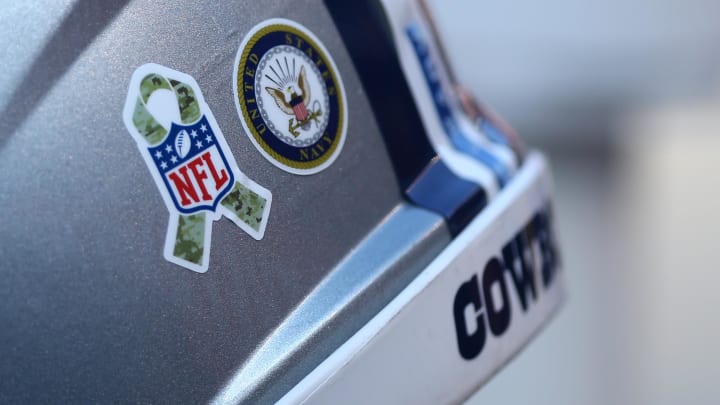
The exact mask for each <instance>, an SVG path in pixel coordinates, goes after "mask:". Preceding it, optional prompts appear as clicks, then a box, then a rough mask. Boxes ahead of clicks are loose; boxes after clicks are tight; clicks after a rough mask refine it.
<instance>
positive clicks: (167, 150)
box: [123, 63, 272, 273]
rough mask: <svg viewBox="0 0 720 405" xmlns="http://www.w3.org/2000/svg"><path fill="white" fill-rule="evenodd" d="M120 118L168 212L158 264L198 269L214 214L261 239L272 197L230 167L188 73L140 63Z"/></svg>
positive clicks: (204, 260) (203, 264) (203, 266)
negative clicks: (133, 140) (168, 263)
mask: <svg viewBox="0 0 720 405" xmlns="http://www.w3.org/2000/svg"><path fill="white" fill-rule="evenodd" d="M123 119H124V121H125V126H126V127H127V129H128V131H130V134H131V135H132V136H133V138H135V141H136V142H137V145H138V148H139V149H140V154H141V155H142V156H143V159H144V160H145V163H146V164H147V166H148V169H149V170H150V173H151V174H152V177H153V179H154V180H155V184H157V187H158V189H159V190H160V194H161V195H162V197H163V200H164V201H165V205H166V206H167V209H168V211H170V221H169V225H168V231H167V237H166V240H165V250H164V255H165V259H167V260H168V261H170V262H172V263H175V264H178V265H180V266H183V267H185V268H188V269H190V270H193V271H197V272H200V273H204V272H206V271H207V269H208V264H209V258H210V235H211V231H212V223H213V221H216V220H218V219H219V218H220V217H221V216H225V217H227V218H228V219H230V220H231V221H233V222H234V223H235V224H236V225H237V226H239V227H240V228H241V229H243V230H244V231H245V232H247V233H248V234H249V235H250V236H252V237H253V238H255V239H257V240H260V239H262V237H263V234H264V233H265V226H266V225H267V219H268V214H269V213H270V203H271V201H272V194H271V193H270V191H268V190H267V189H265V188H263V187H262V186H260V185H258V184H257V183H255V182H253V181H252V180H250V179H249V178H248V177H247V176H245V175H244V174H243V172H241V171H240V169H238V166H237V163H235V158H234V157H233V155H232V152H231V151H230V148H229V147H228V145H227V143H226V142H225V137H224V136H223V134H222V132H221V131H220V127H219V126H218V124H217V122H216V121H215V117H213V115H212V112H211V111H210V108H209V107H208V105H207V104H206V103H205V100H204V98H203V95H202V92H201V91H200V87H199V86H198V84H197V82H195V80H194V79H193V78H192V77H191V76H189V75H186V74H184V73H180V72H177V71H175V70H172V69H169V68H167V67H164V66H160V65H156V64H152V63H149V64H146V65H143V66H140V67H139V68H138V69H137V70H136V71H135V73H134V74H133V76H132V79H131V81H130V90H129V92H128V97H127V101H126V102H125V110H124V113H123Z"/></svg>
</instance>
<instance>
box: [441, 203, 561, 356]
mask: <svg viewBox="0 0 720 405" xmlns="http://www.w3.org/2000/svg"><path fill="white" fill-rule="evenodd" d="M549 215H550V212H549V209H548V210H542V211H540V212H538V213H536V214H535V215H534V216H533V217H532V219H531V220H530V221H529V222H528V223H527V224H526V225H525V226H524V227H523V228H522V229H521V230H520V231H519V232H518V233H517V234H516V235H515V236H514V237H513V238H512V239H510V240H509V241H508V242H507V243H506V244H505V245H504V246H503V248H502V251H501V252H498V254H497V255H496V256H493V257H491V258H490V259H489V260H488V261H487V262H486V263H485V266H484V267H483V268H482V270H481V271H480V272H479V273H478V274H474V275H473V276H472V277H470V279H469V280H467V281H466V282H464V283H462V284H461V285H460V287H459V288H458V290H457V292H456V294H455V300H454V303H453V315H454V318H455V332H456V335H457V344H458V350H459V352H460V355H461V356H462V357H463V358H464V359H466V360H472V359H474V358H476V357H477V356H479V355H480V353H481V352H482V350H483V347H484V346H485V341H486V339H487V333H488V330H489V331H490V333H491V334H492V335H493V336H497V337H499V336H502V335H503V334H504V333H505V332H506V331H507V330H508V328H509V327H510V324H511V322H512V310H511V308H510V299H509V298H510V297H509V295H508V294H509V293H508V286H507V283H506V276H505V275H506V274H508V275H509V276H510V277H509V278H510V279H511V280H512V284H513V286H514V287H515V289H514V290H515V293H516V294H517V298H518V301H519V302H520V308H521V309H522V311H523V313H524V312H527V311H528V309H529V306H530V305H531V304H533V303H535V302H536V301H537V299H538V279H540V282H541V283H542V288H544V289H548V288H549V287H550V286H551V285H552V282H553V280H554V278H555V273H556V271H557V268H558V264H559V263H558V260H559V258H558V255H557V250H556V248H555V239H554V235H553V230H552V225H551V222H550V218H549ZM516 310H517V309H516Z"/></svg>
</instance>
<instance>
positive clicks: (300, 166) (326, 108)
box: [233, 19, 347, 174]
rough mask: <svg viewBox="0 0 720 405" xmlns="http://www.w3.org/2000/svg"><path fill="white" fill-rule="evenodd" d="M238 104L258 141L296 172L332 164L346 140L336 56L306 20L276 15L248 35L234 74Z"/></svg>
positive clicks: (245, 124)
mask: <svg viewBox="0 0 720 405" xmlns="http://www.w3.org/2000/svg"><path fill="white" fill-rule="evenodd" d="M233 89H234V92H235V105H236V107H237V109H238V114H239V115H240V118H241V121H242V123H243V127H244V128H245V130H246V132H247V134H248V136H249V137H250V140H251V141H252V142H253V144H254V145H255V147H256V148H257V149H258V150H259V151H260V153H262V155H263V156H265V158H267V159H268V160H269V161H270V162H271V163H273V164H274V165H275V166H277V167H280V168H281V169H283V170H286V171H288V172H290V173H295V174H313V173H317V172H319V171H321V170H323V169H325V168H326V167H328V166H330V164H332V162H333V161H334V160H335V159H336V158H337V156H338V155H339V154H340V151H341V150H342V147H343V144H344V143H345V132H346V130H347V115H346V110H345V104H346V101H345V91H344V88H343V84H342V80H341V79H340V75H339V72H338V70H337V67H336V66H335V62H334V61H333V60H332V58H331V57H330V54H329V53H328V52H327V50H326V49H325V47H324V46H323V45H322V43H321V42H320V40H319V39H318V38H317V37H315V35H313V33H312V32H310V31H309V30H308V29H307V28H305V27H303V26H302V25H300V24H298V23H296V22H293V21H290V20H286V19H272V20H267V21H264V22H262V23H260V24H258V25H256V26H255V27H254V28H253V29H251V30H250V32H249V33H248V34H247V35H246V36H245V39H244V40H243V42H242V44H241V45H240V49H239V50H238V54H237V57H236V58H235V72H234V75H233Z"/></svg>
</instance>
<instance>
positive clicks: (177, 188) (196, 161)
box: [148, 115, 235, 214]
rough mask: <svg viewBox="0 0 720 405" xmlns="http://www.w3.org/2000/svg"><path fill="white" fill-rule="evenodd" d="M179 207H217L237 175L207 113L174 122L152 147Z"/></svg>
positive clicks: (192, 209)
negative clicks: (191, 121)
mask: <svg viewBox="0 0 720 405" xmlns="http://www.w3.org/2000/svg"><path fill="white" fill-rule="evenodd" d="M148 152H150V155H151V156H152V158H153V162H154V163H155V168H156V169H157V171H158V173H159V174H160V177H161V178H162V179H163V183H164V184H165V187H166V188H167V190H168V193H169V194H170V197H171V198H172V200H173V203H174V204H175V207H176V208H177V210H178V211H179V212H181V213H183V214H192V213H196V212H199V211H215V209H216V207H217V205H218V203H220V201H221V200H222V199H223V198H224V197H225V196H226V195H227V193H229V192H230V190H231V189H232V185H233V184H235V178H234V175H233V172H232V170H231V169H230V167H229V164H228V161H227V158H226V157H225V154H224V153H223V150H222V148H221V147H219V145H218V144H217V138H216V137H215V133H214V131H213V129H212V127H211V125H210V123H209V122H208V120H207V118H206V117H205V116H204V115H203V116H202V117H201V118H200V119H199V120H198V121H197V122H196V123H194V124H191V125H180V124H177V123H174V122H173V124H172V127H171V128H170V133H169V134H168V136H167V137H166V138H165V141H163V142H162V143H160V144H159V145H156V146H153V147H148Z"/></svg>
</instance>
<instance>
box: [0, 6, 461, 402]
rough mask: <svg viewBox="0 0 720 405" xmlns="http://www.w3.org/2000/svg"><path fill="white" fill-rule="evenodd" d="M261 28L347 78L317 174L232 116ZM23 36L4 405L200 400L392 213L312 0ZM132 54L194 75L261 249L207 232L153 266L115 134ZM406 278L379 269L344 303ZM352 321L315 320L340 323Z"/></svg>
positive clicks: (138, 178) (5, 110) (144, 199)
mask: <svg viewBox="0 0 720 405" xmlns="http://www.w3.org/2000/svg"><path fill="white" fill-rule="evenodd" d="M27 7H30V8H36V7H38V6H34V5H28V6H27ZM271 17H284V18H289V19H293V20H295V21H298V22H299V23H301V24H303V25H305V26H306V27H308V28H309V29H310V30H312V31H313V32H314V33H315V34H316V35H317V36H318V37H319V38H320V39H321V40H322V41H323V43H324V45H325V46H326V47H327V49H328V50H329V52H330V53H331V54H332V57H333V58H334V60H335V61H336V63H337V65H338V69H339V71H340V74H341V75H342V78H343V81H344V83H345V86H346V92H347V98H348V114H349V118H348V123H349V126H348V135H347V141H346V144H345V146H344V149H343V151H342V153H341V155H340V156H339V158H338V159H337V161H336V162H335V163H334V164H333V165H332V166H331V167H330V168H328V169H327V170H325V171H323V172H322V173H319V174H317V175H313V176H302V177H301V176H295V175H292V174H289V173H285V172H283V171H281V170H279V169H277V168H275V167H274V166H272V165H271V164H270V163H269V162H267V161H266V160H265V159H264V158H263V157H262V156H261V155H260V154H259V153H257V151H256V150H255V148H254V147H253V145H252V144H251V142H250V140H249V139H248V138H247V136H246V135H245V134H244V133H243V130H242V126H241V124H240V119H239V117H238V116H237V113H236V111H235V107H234V105H233V99H232V97H233V94H232V88H231V75H232V70H233V66H232V65H233V60H234V57H235V53H236V51H237V47H238V45H239V44H240V41H241V39H242V37H243V35H244V34H245V32H246V30H248V29H249V28H250V27H252V26H253V25H255V24H256V23H257V22H259V21H262V20H264V19H267V18H271ZM26 23H27V21H25V22H23V24H26ZM35 27H36V29H37V30H47V27H56V28H51V31H52V33H50V34H49V35H44V34H39V36H38V37H37V38H46V39H45V40H44V41H42V42H35V41H36V37H35V36H33V35H28V36H24V37H23V38H19V39H18V40H19V41H20V42H22V45H20V48H22V49H27V50H30V49H32V50H33V52H34V53H33V55H36V56H33V58H32V62H31V63H30V62H28V61H27V60H20V59H13V58H12V57H11V56H12V54H5V55H3V56H4V57H3V59H4V62H3V63H4V64H5V65H7V66H9V68H8V69H15V70H14V72H15V73H14V74H15V77H17V79H16V80H13V81H12V82H6V81H3V82H2V86H3V90H2V92H0V97H2V103H0V106H3V107H2V121H0V172H1V173H3V179H2V180H0V205H1V206H2V207H3V210H2V214H0V219H1V222H2V237H1V239H0V242H1V243H0V258H1V259H2V261H1V262H0V278H1V280H2V281H0V297H2V302H3V305H2V307H0V325H2V331H1V332H0V358H2V361H1V362H0V403H28V402H33V403H36V402H118V401H127V402H169V403H173V402H202V401H207V400H210V399H211V398H213V397H214V396H215V395H216V393H217V392H218V391H219V390H220V389H221V388H222V387H223V384H224V383H225V382H226V381H228V380H229V379H230V378H231V376H232V375H233V373H235V372H236V370H238V367H239V366H240V365H241V364H242V363H243V362H244V361H245V360H246V359H248V358H249V356H250V355H251V353H252V352H253V351H254V350H255V349H256V348H257V347H258V346H259V345H260V343H261V342H262V341H263V339H265V338H266V337H267V336H268V335H269V334H270V333H271V332H272V331H273V330H275V329H276V328H277V326H278V325H279V324H280V323H281V322H282V321H283V320H284V319H286V318H287V317H288V314H290V313H291V311H292V310H293V309H294V308H297V307H298V305H299V304H300V302H301V301H303V300H304V299H306V297H307V296H308V294H309V293H310V292H311V291H313V290H315V289H316V288H318V287H317V285H318V283H319V282H320V281H321V280H323V279H325V278H326V277H327V276H328V273H329V271H330V270H331V269H334V268H341V267H342V266H339V263H340V262H341V260H346V259H347V258H348V252H350V251H351V250H352V249H353V248H354V247H355V246H356V245H357V244H358V243H359V242H360V241H361V240H363V239H364V238H366V235H368V233H370V232H371V231H372V230H374V229H376V228H377V227H378V226H380V225H382V224H383V221H385V218H387V217H388V213H390V212H391V211H392V210H393V209H395V207H397V206H398V204H400V203H401V201H402V200H401V196H400V193H399V191H398V187H397V184H396V182H395V178H394V176H393V173H392V167H391V165H390V162H389V159H388V156H387V154H386V152H385V150H384V145H383V142H382V139H381V137H380V135H379V133H378V129H377V126H376V124H375V121H374V119H373V116H372V114H371V112H370V109H369V105H368V103H367V101H366V99H365V98H364V96H363V90H362V88H361V86H360V84H359V82H358V79H357V77H356V74H355V71H354V68H353V66H352V64H351V61H350V59H349V57H348V55H347V52H346V50H345V49H344V47H343V45H342V43H341V41H340V39H339V38H338V36H337V33H336V31H335V28H334V25H333V23H332V21H331V19H330V17H329V16H328V14H327V12H326V10H325V9H324V7H323V6H322V3H321V2H320V1H319V0H298V1H294V2H281V1H277V0H272V1H263V2H251V1H246V2H217V3H216V2H198V3H193V4H189V3H186V2H182V1H177V0H175V1H168V2H162V3H159V2H151V1H131V2H123V1H118V2H112V3H107V2H93V1H88V0H79V1H76V2H75V3H73V4H72V5H71V6H69V9H63V8H62V7H58V10H57V16H56V19H55V20H54V21H53V19H52V18H47V15H45V17H44V18H39V19H38V20H37V22H36V25H35ZM12 29H13V26H12V25H5V26H3V28H1V30H12ZM147 62H155V63H159V64H163V65H166V66H168V67H171V68H173V69H176V70H179V71H183V72H185V73H188V74H190V75H192V76H193V77H194V78H195V79H196V80H197V82H198V83H199V85H200V86H201V88H202V91H203V94H204V96H205V99H206V101H207V103H208V104H209V106H210V108H211V109H212V111H213V113H214V115H215V117H216V119H217V121H218V123H219V125H220V126H221V128H222V131H223V132H224V134H225V137H226V138H227V141H228V144H229V146H230V148H231V149H232V151H233V153H234V156H235V158H236V160H237V161H238V164H239V166H240V169H241V170H242V171H243V172H245V173H247V175H248V176H249V177H250V178H252V179H253V180H256V181H257V182H258V183H260V184H262V185H263V186H265V187H267V188H268V189H270V190H271V191H272V193H273V206H272V212H271V213H270V219H269V223H268V227H267V230H266V233H265V238H264V239H263V240H262V241H255V240H253V239H252V238H251V237H249V236H248V235H247V234H245V233H243V232H242V231H240V230H238V229H237V227H236V226H234V225H233V224H232V223H230V222H228V221H225V220H220V221H218V222H216V223H215V224H214V225H213V240H212V250H211V259H210V263H211V264H210V269H209V271H208V273H206V274H197V273H193V272H191V271H188V270H184V269H182V268H180V267H178V266H176V265H173V264H171V263H168V262H166V261H165V260H164V259H163V257H162V247H163V241H164V238H165V231H166V227H167V221H168V213H167V210H166V208H165V207H164V204H163V202H162V199H161V196H160V193H159V192H158V190H157V188H156V186H155V184H154V182H153V180H152V178H151V176H150V173H149V172H148V170H147V168H146V167H145V165H144V164H143V161H142V158H141V156H140V154H139V152H138V150H137V147H136V145H135V143H134V141H133V140H132V138H131V137H130V135H129V134H128V132H127V130H126V129H125V128H124V126H123V123H122V116H121V115H122V108H123V104H124V101H125V97H126V93H127V88H128V82H129V80H130V77H131V74H132V72H133V71H134V70H135V69H136V68H137V67H138V66H139V65H141V64H144V63H147ZM423 232H424V234H423V235H424V236H423V238H424V239H427V241H428V242H427V243H428V246H430V247H432V248H433V249H434V248H435V247H436V246H437V245H436V244H437V243H439V241H442V240H447V238H448V236H447V231H446V230H445V229H444V228H443V227H439V226H435V227H434V228H429V229H426V230H424V231H423ZM423 243H425V242H422V243H421V242H417V245H415V246H416V248H415V250H414V251H413V252H417V254H418V257H416V258H415V259H413V260H414V261H418V262H419V261H422V256H421V253H423V252H421V250H420V247H421V246H425V245H423ZM386 247H387V248H388V249H392V246H390V245H388V246H386ZM430 252H432V251H431V250H429V251H428V252H427V253H430ZM413 254H415V253H413ZM351 257H352V256H351ZM347 260H350V259H347ZM413 260H411V262H412V261H413ZM386 263H387V262H384V261H383V262H382V263H375V264H378V265H379V264H386ZM352 267H355V268H358V269H362V266H361V264H360V263H358V264H354V265H352ZM368 268H370V267H368ZM392 268H397V269H399V268H400V267H392ZM393 271H395V270H393ZM406 277H409V274H406V273H403V272H400V271H399V272H398V273H389V274H388V275H387V276H383V277H378V278H377V282H376V283H375V284H373V285H372V286H368V287H367V288H366V289H361V290H358V293H360V292H361V291H362V295H361V296H360V297H357V298H356V299H355V300H353V301H352V302H353V305H356V304H355V303H356V302H357V303H358V304H359V303H365V304H367V303H368V302H373V303H375V301H373V299H374V298H373V297H374V295H373V294H380V295H378V296H383V295H382V294H381V292H382V291H384V288H385V286H386V285H387V286H397V285H399V284H402V283H403V282H404V280H406ZM396 283H397V284H396ZM392 288H396V287H392ZM392 288H391V289H392ZM373 291H375V292H373ZM383 297H384V296H383ZM351 315H352V314H351V313H350V311H341V312H339V313H338V315H337V316H336V317H334V318H332V323H330V321H328V325H330V324H332V325H333V328H335V327H337V328H338V330H344V331H349V330H350V329H352V328H353V327H354V326H356V324H357V323H358V321H357V320H355V319H353V318H352V316H354V315H352V316H351ZM323 319H324V318H323ZM321 335H322V336H325V337H326V338H327V337H328V336H330V338H332V333H330V332H328V333H327V334H324V335H323V334H318V335H317V336H318V339H320V337H319V336H321ZM317 341H320V340H317ZM312 342H315V341H309V343H308V344H307V346H304V347H307V348H308V349H303V350H308V351H307V352H306V353H310V352H312V351H311V350H310V349H309V348H310V346H311V345H312ZM331 349H332V347H329V346H328V347H327V350H328V351H329V350H331ZM312 353H315V354H312V355H309V357H308V359H307V362H306V363H304V362H303V361H301V360H298V362H297V363H295V364H297V367H298V368H297V369H295V370H293V371H292V373H291V374H292V375H294V376H296V375H299V374H301V373H302V372H303V371H302V367H303V364H312V363H313V361H315V360H316V359H317V356H319V354H317V353H319V352H317V353H316V352H312ZM297 358H302V355H300V356H299V357H297ZM307 371H309V370H307ZM288 381H289V380H288Z"/></svg>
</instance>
